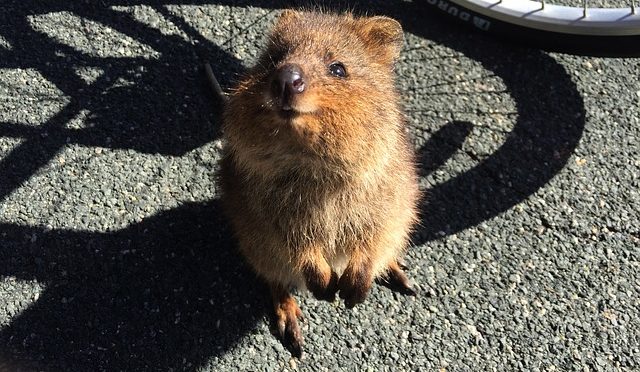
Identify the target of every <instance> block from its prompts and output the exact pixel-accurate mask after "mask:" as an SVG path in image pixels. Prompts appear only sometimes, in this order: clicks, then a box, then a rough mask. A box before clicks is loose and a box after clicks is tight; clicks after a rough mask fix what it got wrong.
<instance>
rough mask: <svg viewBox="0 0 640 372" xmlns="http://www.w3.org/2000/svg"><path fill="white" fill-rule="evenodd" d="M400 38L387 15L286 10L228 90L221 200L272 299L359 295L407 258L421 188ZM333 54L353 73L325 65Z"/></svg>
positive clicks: (349, 299) (351, 298)
mask: <svg viewBox="0 0 640 372" xmlns="http://www.w3.org/2000/svg"><path fill="white" fill-rule="evenodd" d="M401 46H402V29H401V27H400V25H399V24H398V23H397V22H396V21H394V20H392V19H390V18H386V17H371V18H355V17H353V16H351V15H349V14H346V15H331V14H321V13H314V12H299V11H285V12H283V14H282V15H281V16H280V18H279V19H278V21H277V24H276V25H275V27H274V30H273V31H272V33H271V37H270V40H269V43H268V46H267V48H266V51H265V52H264V54H263V55H262V57H261V58H260V60H259V62H258V64H257V65H256V66H255V67H254V68H253V69H251V70H250V71H249V72H248V74H247V75H246V77H245V78H244V79H243V80H242V81H241V83H240V84H239V85H238V87H237V89H235V90H234V91H233V92H232V94H231V95H230V99H229V101H228V103H227V107H226V110H225V114H224V136H225V139H226V143H225V155H224V160H223V164H222V171H221V185H222V190H223V201H224V204H225V206H226V210H227V212H228V214H229V216H230V218H231V223H232V225H233V228H234V230H235V234H236V237H237V239H238V242H239V248H240V251H241V252H242V254H243V255H244V256H245V258H246V259H247V261H248V262H249V264H250V265H251V266H252V267H253V269H254V270H255V271H256V272H257V273H258V274H259V275H260V276H261V277H263V278H264V279H265V280H266V281H267V282H268V283H269V284H270V285H271V288H272V293H277V295H274V302H276V304H275V306H276V309H278V308H279V306H280V305H282V304H283V303H287V304H288V305H286V306H285V307H288V308H290V307H291V305H290V301H291V300H293V299H292V298H291V299H289V298H287V297H286V296H284V297H282V294H281V293H280V291H281V289H282V288H289V287H292V286H299V285H302V284H306V286H307V288H309V289H310V290H311V291H312V292H313V293H314V294H315V295H316V296H317V297H319V298H325V299H329V300H331V299H332V298H333V295H334V294H335V293H336V291H338V290H339V291H340V297H342V298H344V299H345V300H346V303H347V305H348V306H353V305H354V304H355V303H358V302H362V301H363V300H364V298H365V296H366V294H367V292H368V290H369V288H370V287H371V284H372V281H373V280H374V279H375V278H376V277H379V276H381V275H384V274H386V273H387V271H389V270H390V272H392V273H395V272H396V271H398V270H400V269H399V267H398V265H397V260H398V258H399V257H400V256H401V255H402V253H403V251H404V249H405V248H406V246H407V244H408V239H409V233H410V230H411V228H412V226H413V225H414V224H415V223H416V220H417V217H416V204H417V201H418V198H419V191H418V184H417V175H416V174H417V173H416V169H415V165H414V161H413V159H414V158H413V151H412V147H411V146H410V144H409V142H408V140H407V137H406V131H405V124H404V119H403V115H402V113H401V110H400V108H399V104H398V101H399V99H398V94H397V92H396V90H395V88H394V75H393V63H394V62H395V60H396V58H397V57H398V54H399V52H400V49H401ZM334 61H340V62H342V63H343V64H344V66H345V67H346V70H347V76H346V77H345V78H338V77H336V76H332V75H331V74H329V72H328V66H329V64H331V63H332V62H334ZM285 63H295V64H297V65H299V66H301V68H302V70H303V71H304V76H305V83H306V87H307V88H306V89H305V91H304V92H303V93H302V94H298V95H296V96H295V97H294V98H293V104H292V105H293V107H294V110H295V111H296V115H295V116H293V117H288V118H287V117H283V116H281V115H279V113H278V107H277V104H276V102H275V101H274V99H273V98H272V97H271V95H270V90H269V87H270V82H271V79H272V76H273V73H274V71H275V70H276V69H277V68H278V67H279V66H282V65H283V64H285ZM404 278H405V281H406V277H404ZM405 284H406V283H405ZM287 293H288V292H287ZM289 296H290V295H289ZM283 298H284V299H283ZM277 299H279V300H277ZM278 301H279V302H278ZM293 304H294V305H295V301H294V300H293ZM295 307H296V308H297V305H296V306H295ZM292 312H293V313H295V311H293V310H290V311H289V314H292ZM277 317H278V319H279V321H280V320H281V319H283V318H282V316H281V315H277ZM288 318H293V319H294V321H295V316H291V315H289V316H288ZM295 327H296V328H295V329H297V325H296V326H295ZM298 331H299V330H298ZM283 336H284V335H283ZM294 341H295V340H294ZM297 341H301V337H300V339H299V340H297Z"/></svg>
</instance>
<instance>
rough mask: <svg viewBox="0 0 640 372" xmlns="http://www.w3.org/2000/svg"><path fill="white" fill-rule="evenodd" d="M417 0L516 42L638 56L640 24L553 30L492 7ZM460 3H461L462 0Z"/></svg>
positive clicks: (572, 51)
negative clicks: (597, 31) (619, 31)
mask: <svg viewBox="0 0 640 372" xmlns="http://www.w3.org/2000/svg"><path fill="white" fill-rule="evenodd" d="M418 1H424V3H425V4H426V5H427V6H429V7H432V8H433V9H434V10H436V11H438V12H441V13H442V14H445V15H447V16H448V17H449V18H450V19H454V20H456V21H458V22H460V23H463V24H465V25H467V26H468V27H470V28H472V29H474V30H476V31H478V32H481V33H486V34H491V35H493V36H497V37H499V38H501V39H504V40H506V41H508V42H512V43H517V44H518V45H527V46H532V47H535V48H539V49H542V50H546V51H552V52H561V53H569V54H576V55H583V56H602V57H640V28H639V29H638V30H637V32H634V34H633V35H585V34H577V33H570V32H552V31H544V30H540V29H535V28H530V27H525V26H522V25H518V24H514V23H511V22H508V21H505V20H499V19H496V18H495V16H496V14H495V11H493V10H491V9H483V10H482V14H481V13H479V12H476V11H473V10H471V9H469V8H468V7H467V6H466V5H461V4H458V2H453V1H450V0H418ZM459 2H460V1H459ZM460 3H462V4H463V3H464V1H461V2H460Z"/></svg>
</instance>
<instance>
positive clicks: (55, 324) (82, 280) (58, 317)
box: [0, 0, 584, 371]
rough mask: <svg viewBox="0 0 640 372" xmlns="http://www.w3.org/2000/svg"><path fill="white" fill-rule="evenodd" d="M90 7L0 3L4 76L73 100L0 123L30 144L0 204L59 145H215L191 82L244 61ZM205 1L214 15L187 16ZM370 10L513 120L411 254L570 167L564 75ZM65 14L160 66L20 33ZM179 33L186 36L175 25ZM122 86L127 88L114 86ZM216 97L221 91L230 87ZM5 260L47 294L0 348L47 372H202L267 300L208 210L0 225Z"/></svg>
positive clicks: (2, 185)
mask: <svg viewBox="0 0 640 372" xmlns="http://www.w3.org/2000/svg"><path fill="white" fill-rule="evenodd" d="M97 3H100V4H99V5H88V4H89V2H75V3H70V2H60V3H59V4H56V5H50V4H46V3H43V2H40V1H33V0H30V1H21V2H18V1H14V2H9V4H6V5H5V4H3V6H4V7H5V8H4V9H3V12H2V13H3V14H2V15H0V21H2V22H0V24H5V25H10V27H6V26H5V27H3V28H0V33H2V36H3V37H4V38H5V39H6V40H8V41H9V42H10V43H11V44H12V45H13V49H12V50H10V51H2V52H0V68H31V69H36V70H38V71H39V72H40V73H41V74H42V75H43V76H44V77H45V78H46V79H47V80H49V81H51V82H53V83H54V84H55V85H56V87H57V88H58V89H60V90H61V91H62V92H63V93H64V94H65V95H66V96H68V97H70V99H71V102H70V103H69V104H68V105H67V106H65V108H64V109H63V110H62V111H61V112H60V113H58V114H57V115H55V116H54V117H53V118H51V119H49V120H48V121H47V122H46V123H44V124H42V125H41V126H39V127H37V129H33V128H27V127H21V126H20V125H15V124H9V123H6V125H5V123H0V136H10V137H17V138H23V139H24V142H22V143H21V144H20V145H19V146H18V147H17V148H16V149H15V150H13V152H11V153H10V154H9V155H7V156H6V157H4V158H3V159H2V160H0V201H1V200H4V199H5V198H6V197H7V195H9V194H10V193H11V192H12V191H13V190H15V189H16V188H18V187H19V186H20V185H21V184H22V183H23V182H24V181H26V180H27V179H29V178H30V177H31V176H32V175H33V174H34V173H35V172H37V171H38V169H40V167H42V166H44V165H45V164H47V162H49V161H50V159H51V158H52V157H53V156H54V155H55V153H56V152H57V151H58V150H59V149H60V148H61V147H62V146H64V145H66V144H68V143H77V144H82V145H87V146H101V147H107V148H114V149H133V150H136V151H139V152H143V153H153V154H163V155H173V156H179V155H183V154H185V153H186V152H188V151H190V150H192V149H195V148H197V147H199V146H202V145H203V144H205V143H207V142H209V141H211V140H213V139H215V138H216V136H217V131H218V128H217V124H218V123H217V121H216V119H215V117H216V115H217V112H216V111H215V108H214V107H213V105H211V104H210V100H211V98H212V97H211V95H210V93H208V88H207V86H206V85H205V83H204V81H205V79H204V77H203V75H202V74H198V73H195V72H193V70H189V68H190V67H193V66H198V65H200V64H201V63H202V62H203V61H204V60H213V61H216V64H215V67H214V68H215V70H216V72H218V71H219V70H223V71H227V74H226V75H223V74H219V76H227V77H232V76H233V75H234V74H235V73H237V72H240V71H241V70H242V67H241V63H240V61H238V60H236V59H235V58H234V57H232V56H230V55H229V54H227V53H225V52H224V51H223V50H222V49H220V48H219V47H217V46H216V45H213V44H211V43H210V42H208V41H207V40H204V39H203V38H202V37H201V36H199V35H198V33H197V32H196V31H195V30H191V29H189V27H188V25H186V24H180V27H181V28H183V29H185V31H186V32H187V33H188V34H189V36H190V37H191V38H192V39H193V40H198V42H197V43H195V46H194V45H192V44H191V43H188V42H186V41H185V40H184V39H181V38H179V37H177V36H170V35H169V36H168V35H162V34H160V33H159V32H158V31H157V30H155V29H153V28H149V27H147V26H145V25H142V24H139V23H138V22H136V21H135V20H133V19H131V18H128V17H127V16H126V15H123V14H122V13H116V12H114V11H113V10H111V9H110V8H109V6H110V5H137V4H142V5H149V6H153V7H155V9H157V10H158V11H159V12H161V13H162V14H163V15H164V16H166V17H172V15H171V14H167V13H166V12H164V13H163V10H162V7H160V6H158V4H157V3H156V2H155V1H146V0H140V1H133V0H131V1H128V0H121V1H116V0H105V1H101V2H97ZM161 3H163V2H161ZM168 3H172V4H181V3H183V2H180V1H173V2H168ZM201 3H209V2H204V1H190V2H188V4H201ZM213 3H215V4H231V5H234V6H243V5H249V4H251V5H255V6H260V7H267V8H278V7H280V6H281V5H283V3H276V2H241V3H238V2H221V1H213ZM366 4H368V3H366ZM366 4H365V3H364V2H363V3H360V4H358V3H356V4H354V3H353V2H351V3H350V4H348V7H349V8H355V9H356V10H365V9H367V8H366ZM373 7H374V9H373V10H369V13H386V14H388V15H391V16H393V17H396V18H397V19H399V20H400V21H401V22H402V23H403V25H404V27H405V29H406V30H407V31H409V32H412V33H414V34H416V35H419V36H422V37H424V38H426V39H430V40H432V41H435V42H437V43H441V44H444V45H446V46H447V47H450V48H452V49H455V50H458V51H460V52H462V53H464V54H465V55H466V56H468V57H469V58H472V59H474V60H476V61H479V62H480V63H482V64H483V65H484V66H485V67H486V68H487V69H488V70H490V71H493V72H494V73H495V74H496V75H497V76H499V77H501V78H502V79H503V81H504V83H505V84H506V86H507V88H508V90H509V93H510V94H511V95H512V97H513V99H514V100H515V102H516V104H517V109H518V114H519V118H518V122H517V123H516V125H515V128H514V130H513V132H512V133H511V134H510V136H509V137H508V139H507V140H506V142H505V143H504V144H503V145H502V147H500V149H498V150H497V151H496V152H495V153H493V154H492V155H490V156H489V157H488V158H486V159H484V160H482V161H481V162H480V163H479V164H478V165H477V166H476V167H475V168H473V169H471V170H470V171H468V172H466V173H464V174H462V175H459V176H457V177H455V178H453V179H451V180H449V181H447V182H445V183H443V184H440V185H438V186H436V187H434V188H433V189H431V190H429V196H428V198H427V199H426V201H425V204H424V205H423V207H422V208H423V211H424V212H423V225H424V226H425V227H424V229H423V230H422V231H420V232H418V233H417V236H416V239H415V240H416V242H417V243H424V242H427V241H429V240H433V239H436V238H438V237H439V236H442V235H443V234H444V235H446V234H451V233H455V232H457V231H461V230H463V229H465V228H468V227H470V226H474V225H476V224H478V223H480V222H482V221H484V220H486V219H489V218H491V217H493V216H496V215H498V214H499V213H501V212H503V211H505V210H507V209H509V208H510V207H511V206H513V205H515V204H516V203H518V202H520V201H522V200H523V199H524V198H526V197H528V196H530V195H531V194H532V193H534V192H535V191H536V190H538V189H539V188H540V187H542V186H543V185H545V184H546V183H547V182H548V181H549V180H550V179H551V178H552V177H553V176H554V175H555V174H556V173H557V172H559V171H560V170H561V169H562V168H563V167H564V165H565V164H566V162H567V160H568V158H569V156H570V154H571V153H572V151H573V149H574V148H575V146H576V145H577V143H578V141H579V139H580V136H581V133H582V130H583V126H584V108H583V103H582V99H581V97H580V96H579V95H578V93H577V91H576V88H575V85H574V83H573V82H572V81H571V78H570V77H569V75H568V74H567V73H566V71H565V70H564V68H563V67H562V66H561V65H559V64H558V63H556V62H555V61H554V60H553V59H552V58H551V57H549V56H547V55H546V54H543V53H540V52H538V51H533V50H524V49H523V50H514V49H513V48H506V47H504V46H502V45H500V44H497V43H493V42H491V41H487V40H484V39H481V38H480V37H474V36H469V35H467V34H466V30H465V29H460V28H458V27H456V26H452V25H450V24H448V23H445V22H442V21H440V20H438V19H437V17H434V16H432V15H430V14H426V13H427V10H426V9H424V8H423V7H421V6H419V5H418V4H417V2H416V3H410V2H404V1H396V2H381V3H379V4H377V5H375V6H373ZM63 10H65V11H66V10H69V11H72V12H74V13H76V14H77V15H79V16H80V17H82V18H86V19H91V20H95V21H98V22H101V23H103V24H106V25H107V26H109V27H112V28H114V29H116V30H118V31H120V32H122V33H124V34H126V35H129V36H130V37H132V38H134V39H136V40H138V41H140V42H143V43H145V44H148V45H150V46H151V47H153V48H154V49H155V50H157V51H159V52H160V53H161V57H160V59H152V60H147V59H136V58H129V59H122V58H99V57H91V56H88V55H86V54H82V53H78V52H77V51H75V50H73V49H72V48H70V47H68V46H65V45H62V44H59V43H57V42H56V41H55V40H52V39H50V38H49V37H47V36H45V35H44V34H40V33H38V32H36V31H34V30H33V29H32V28H31V26H30V25H29V23H28V22H27V20H26V17H27V16H28V15H31V14H44V13H48V12H53V11H63ZM173 21H175V23H176V24H179V23H180V19H178V18H175V19H173ZM425 63H437V61H430V62H425ZM78 66H93V67H99V68H101V69H102V70H104V71H105V73H104V74H103V75H102V76H101V77H99V78H98V80H97V81H95V82H93V83H92V84H87V83H86V82H84V81H83V80H82V79H80V78H79V77H77V75H76V74H75V71H74V68H75V67H78ZM121 77H124V78H126V79H127V80H130V81H132V82H133V84H130V85H126V86H120V87H116V88H112V86H113V84H114V82H115V81H117V79H118V78H121ZM222 83H223V85H226V86H229V84H230V83H231V80H230V78H226V79H223V81H222ZM159 92H165V93H166V94H164V95H159V94H158V93H159ZM81 110H86V111H88V112H89V113H90V114H91V116H90V121H91V123H92V125H91V126H90V127H88V128H85V129H82V130H71V129H69V128H67V127H66V124H67V123H68V122H69V121H70V120H71V119H73V118H74V117H76V116H77V115H78V113H79V112H80V111H81ZM472 126H473V123H464V122H454V123H449V124H448V125H447V126H445V127H444V129H442V130H441V131H440V132H439V133H438V134H436V135H434V136H433V137H432V139H431V140H430V141H429V143H428V144H427V145H426V146H425V148H424V149H423V150H424V151H422V153H421V159H422V160H423V162H424V173H425V174H427V173H429V172H430V171H432V170H434V169H436V168H437V167H438V166H439V165H440V164H442V163H443V162H444V161H446V159H447V157H448V156H449V155H450V154H452V153H453V152H454V151H456V149H457V148H458V147H459V146H460V144H461V143H462V142H463V141H464V139H465V137H466V136H467V135H468V133H469V131H470V130H471V128H472ZM45 132H46V136H44V135H43V133H45ZM427 153H429V154H435V156H427V155H425V154H427ZM0 247H2V249H1V251H0V275H5V276H8V275H11V276H15V277H17V278H21V279H28V280H30V279H35V280H37V281H38V282H41V283H43V284H44V286H45V290H44V292H43V293H42V294H41V295H40V297H39V299H38V300H37V301H36V302H35V303H34V304H33V305H32V306H31V307H29V308H28V309H27V310H26V311H25V312H24V313H22V314H20V315H19V316H17V317H16V318H15V319H14V320H13V321H12V323H11V324H10V325H9V326H8V327H6V328H4V329H2V330H1V331H0V344H2V345H6V346H7V347H8V350H10V351H11V352H12V353H16V354H18V355H20V356H21V357H23V358H27V359H31V360H35V361H40V362H41V364H42V367H41V368H44V367H47V368H49V367H50V368H52V370H60V368H64V369H65V370H132V371H133V370H135V371H141V370H168V369H170V368H173V369H175V370H189V371H192V370H196V369H197V367H198V366H201V365H203V364H204V363H206V361H207V360H208V359H209V358H211V357H212V356H216V355H221V354H223V353H225V352H226V351H228V350H229V349H230V348H231V347H232V346H233V345H234V344H235V343H237V342H238V340H239V339H240V338H241V337H242V336H243V335H244V334H246V333H247V332H249V331H250V330H251V329H253V328H254V327H255V323H256V322H257V321H258V320H259V319H261V318H262V316H263V314H264V312H265V310H266V309H268V306H267V305H266V304H267V301H268V300H267V298H266V296H264V293H265V292H266V290H265V289H264V287H262V285H261V284H260V283H259V281H258V280H256V279H255V278H254V277H253V275H252V274H251V273H249V271H248V270H247V269H246V268H245V267H244V266H243V264H242V263H241V260H240V259H239V258H238V257H237V256H236V254H235V253H234V250H233V247H232V243H230V236H229V232H228V230H227V228H226V224H225V222H224V220H223V218H222V217H221V215H220V207H219V205H218V202H217V201H212V202H209V203H206V204H187V205H183V206H181V207H179V208H176V209H173V210H170V211H167V212H163V213H160V214H158V215H156V216H153V217H150V218H147V219H146V220H145V221H143V222H141V223H138V224H134V225H132V226H130V227H129V228H126V229H124V230H120V231H115V232H113V233H94V232H83V231H70V230H52V231H47V230H45V229H42V228H38V227H25V226H18V225H12V224H0ZM45 369H46V368H45Z"/></svg>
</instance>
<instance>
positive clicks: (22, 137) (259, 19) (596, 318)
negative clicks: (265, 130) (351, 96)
mask: <svg viewBox="0 0 640 372" xmlns="http://www.w3.org/2000/svg"><path fill="white" fill-rule="evenodd" d="M288 5H289V4H286V3H284V2H275V1H257V2H247V1H213V4H205V2H201V1H180V0H176V1H167V2H164V1H147V0H105V1H100V2H91V1H77V2H41V1H35V0H24V1H11V0H10V1H3V2H2V4H1V5H0V345H1V346H0V370H7V371H17V370H24V371H40V370H42V371H223V370H225V371H226V370H260V371H262V370H264V371H272V370H273V371H275V370H310V371H335V370H345V371H352V370H363V371H385V370H389V371H392V370H393V371H395V370H452V371H465V370H468V371H478V370H498V371H502V370H527V371H529V370H531V371H537V370H545V371H547V370H548V371H551V370H581V371H610V370H623V371H626V370H629V371H631V370H637V369H639V368H640V347H639V346H638V345H639V344H640V311H639V310H638V309H639V308H640V293H639V292H640V289H639V288H640V263H639V262H640V228H639V227H638V226H639V224H638V217H639V216H640V192H639V191H638V190H639V189H640V187H639V186H640V154H639V147H638V143H640V108H639V107H640V78H639V77H638V76H639V75H638V71H640V59H602V58H585V57H575V56H567V55H561V54H548V53H544V52H540V51H537V50H531V49H526V48H521V47H517V46H514V45H505V44H501V43H499V42H497V41H493V40H491V39H488V38H486V37H483V36H479V35H476V34H473V33H470V32H469V31H468V30H467V29H464V28H460V27H458V26H457V25H453V24H450V23H447V22H446V21H444V20H442V19H441V18H440V17H438V16H435V15H433V14H431V12H430V11H425V10H424V8H423V7H421V6H420V5H419V4H417V3H412V2H406V1H390V2H380V3H376V4H372V5H370V6H364V5H362V4H358V3H357V2H355V3H354V2H350V4H349V5H350V6H351V7H355V8H356V9H357V10H362V11H364V10H366V11H368V12H369V13H370V14H388V15H391V16H393V17H396V18H397V19H399V20H400V21H401V23H402V24H403V27H404V28H405V30H406V38H405V40H406V41H405V48H404V51H403V54H402V57H401V59H400V61H399V64H398V68H397V73H398V76H399V80H398V88H399V90H400V91H401V92H402V96H403V99H404V105H405V108H406V112H407V119H408V120H407V121H408V124H409V126H410V129H411V132H412V135H413V138H414V142H415V145H416V150H417V152H418V154H419V158H420V161H421V164H422V176H423V178H422V180H421V184H422V186H423V187H424V189H425V190H426V192H427V198H426V200H425V202H424V204H423V206H422V209H423V221H422V222H423V223H422V225H423V227H422V228H421V229H420V230H419V231H418V232H417V233H416V234H415V237H414V241H415V244H414V246H412V247H411V249H410V250H409V251H408V254H407V257H406V263H407V266H408V270H407V271H408V274H409V275H410V276H411V277H412V279H413V281H414V282H415V285H416V288H417V289H418V292H419V294H418V296H417V297H415V298H414V297H404V296H402V295H399V294H397V293H394V292H391V291H390V290H388V289H387V288H385V287H381V286H375V287H374V288H373V290H372V292H371V295H370V297H369V298H368V299H367V301H366V302H365V303H364V304H363V305H361V306H358V307H356V308H355V309H353V310H347V309H345V307H344V305H343V304H342V303H339V302H336V303H326V302H320V301H316V300H315V299H313V298H312V297H311V296H310V295H308V294H306V293H300V294H299V296H298V298H299V300H300V303H301V307H302V309H303V311H304V313H305V315H306V321H305V322H304V324H303V327H302V328H303V332H304V334H305V339H306V346H305V347H306V349H305V355H304V357H303V359H302V360H297V359H292V357H291V354H290V353H289V352H288V351H287V350H286V349H285V348H284V347H283V346H282V345H281V343H280V342H279V341H278V340H277V339H276V337H274V336H273V335H272V332H273V324H272V319H271V317H270V311H271V310H270V309H271V307H270V304H269V296H268V294H267V293H266V289H265V287H264V285H262V284H261V283H260V282H259V281H258V280H257V279H256V278H255V277H254V275H253V274H252V273H251V272H250V271H249V270H248V268H247V267H246V266H245V265H244V264H243V262H242V260H241V259H240V258H239V257H238V255H237V254H236V253H235V251H234V246H233V241H232V240H231V239H230V232H229V230H228V227H227V225H226V223H225V220H224V217H223V216H221V214H220V213H221V211H220V206H219V202H218V200H217V197H216V195H217V191H216V185H215V174H216V169H217V161H218V160H219V151H220V148H221V143H220V140H219V137H220V136H219V125H220V122H219V106H218V105H216V104H215V101H214V97H213V95H212V94H211V92H210V91H209V88H208V86H207V84H206V80H205V77H204V73H203V71H202V69H201V66H202V63H203V62H204V61H206V60H208V61H212V64H213V67H214V70H215V72H216V74H217V76H218V77H219V78H220V80H221V82H222V85H223V86H224V87H225V88H229V87H230V86H232V84H233V81H234V79H235V78H236V77H237V74H238V73H240V72H241V71H242V70H243V69H244V68H246V67H247V66H249V65H251V63H252V61H253V60H254V59H255V57H256V55H257V53H258V51H259V48H260V46H261V44H262V41H263V38H264V36H265V30H266V29H267V28H268V27H269V25H270V24H271V22H272V21H273V20H274V18H275V17H276V16H277V14H278V12H279V9H281V8H283V7H286V6H288Z"/></svg>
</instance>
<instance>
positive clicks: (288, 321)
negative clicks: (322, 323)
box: [270, 284, 303, 358]
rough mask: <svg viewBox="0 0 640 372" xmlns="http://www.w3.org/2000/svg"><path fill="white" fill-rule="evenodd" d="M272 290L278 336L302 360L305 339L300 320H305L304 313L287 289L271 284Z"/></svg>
mask: <svg viewBox="0 0 640 372" xmlns="http://www.w3.org/2000/svg"><path fill="white" fill-rule="evenodd" d="M270 288H271V297H272V300H273V307H274V310H275V316H276V327H277V330H278V335H279V336H280V339H281V340H282V343H283V344H284V345H285V346H286V347H287V348H288V349H289V350H290V351H291V354H293V356H295V357H297V358H300V357H302V344H303V339H302V332H301V330H300V326H299V325H298V320H303V316H302V311H301V310H300V308H299V307H298V304H297V303H296V300H295V299H294V298H293V296H292V295H291V293H289V291H288V290H287V289H285V288H284V287H282V286H281V285H279V284H271V285H270Z"/></svg>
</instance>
